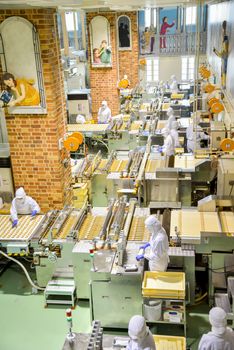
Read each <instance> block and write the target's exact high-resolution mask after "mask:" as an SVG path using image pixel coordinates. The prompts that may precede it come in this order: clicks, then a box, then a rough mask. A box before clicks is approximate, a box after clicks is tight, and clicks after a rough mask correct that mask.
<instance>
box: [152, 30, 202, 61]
mask: <svg viewBox="0 0 234 350" xmlns="http://www.w3.org/2000/svg"><path fill="white" fill-rule="evenodd" d="M206 41H207V33H206V32H202V33H200V45H199V53H202V54H205V53H206ZM195 49H196V33H181V34H166V35H156V40H155V50H154V52H155V53H156V55H158V56H176V55H193V54H195Z"/></svg>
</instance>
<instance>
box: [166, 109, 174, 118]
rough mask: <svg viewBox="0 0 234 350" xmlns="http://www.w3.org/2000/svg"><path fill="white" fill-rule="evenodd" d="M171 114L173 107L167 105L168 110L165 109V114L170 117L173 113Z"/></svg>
mask: <svg viewBox="0 0 234 350" xmlns="http://www.w3.org/2000/svg"><path fill="white" fill-rule="evenodd" d="M173 114H174V110H173V108H172V107H169V108H168V110H167V115H168V117H170V116H171V115H173Z"/></svg>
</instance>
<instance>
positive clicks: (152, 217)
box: [145, 215, 162, 230]
mask: <svg viewBox="0 0 234 350" xmlns="http://www.w3.org/2000/svg"><path fill="white" fill-rule="evenodd" d="M145 226H146V227H150V226H153V227H155V229H156V230H160V229H161V227H162V225H161V222H160V221H159V220H158V219H157V218H156V216H155V215H150V216H149V217H148V218H147V219H146V220H145Z"/></svg>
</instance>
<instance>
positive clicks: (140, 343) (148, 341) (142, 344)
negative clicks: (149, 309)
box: [126, 315, 156, 350]
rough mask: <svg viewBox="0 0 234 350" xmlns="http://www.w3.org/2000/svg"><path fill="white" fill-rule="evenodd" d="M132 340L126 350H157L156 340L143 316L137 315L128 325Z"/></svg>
mask: <svg viewBox="0 0 234 350" xmlns="http://www.w3.org/2000/svg"><path fill="white" fill-rule="evenodd" d="M128 334H129V337H130V340H129V342H128V345H127V348H126V350H156V346H155V342H154V338H153V336H152V333H151V332H150V330H149V328H148V327H146V322H145V319H144V317H143V316H140V315H135V316H133V317H132V318H131V320H130V321H129V324H128Z"/></svg>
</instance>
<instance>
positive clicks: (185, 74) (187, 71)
mask: <svg viewBox="0 0 234 350" xmlns="http://www.w3.org/2000/svg"><path fill="white" fill-rule="evenodd" d="M194 68H195V57H194V56H185V57H182V58H181V72H182V76H181V80H183V81H184V80H193V79H194Z"/></svg>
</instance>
